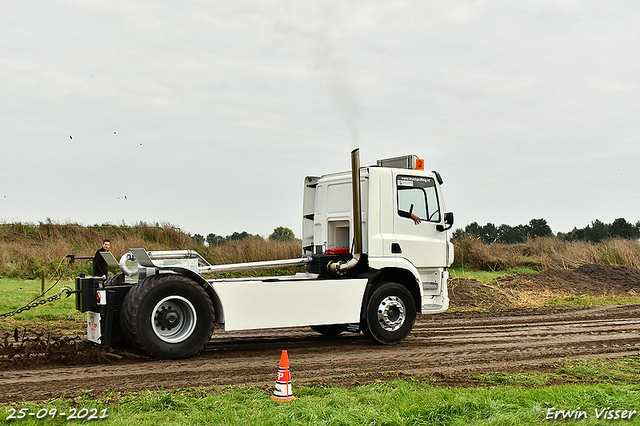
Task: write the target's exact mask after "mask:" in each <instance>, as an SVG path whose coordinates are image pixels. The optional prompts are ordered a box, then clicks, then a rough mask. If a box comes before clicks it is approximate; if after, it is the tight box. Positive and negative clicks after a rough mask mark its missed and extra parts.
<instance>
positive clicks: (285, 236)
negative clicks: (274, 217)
mask: <svg viewBox="0 0 640 426" xmlns="http://www.w3.org/2000/svg"><path fill="white" fill-rule="evenodd" d="M247 238H260V239H263V238H262V236H260V235H257V234H256V235H253V234H249V233H248V232H247V231H242V232H234V233H233V234H231V235H227V236H226V237H225V236H222V235H217V234H213V233H211V234H208V235H207V236H206V237H205V236H203V235H200V234H195V235H193V236H192V237H191V239H192V240H193V242H194V243H195V244H197V245H204V243H205V242H206V243H207V245H209V246H222V245H225V244H227V243H229V242H231V241H242V240H244V239H247ZM268 239H269V240H271V241H294V240H295V239H296V236H295V234H294V233H293V231H292V230H291V229H289V228H286V227H284V226H279V227H277V228H275V229H274V230H273V232H272V233H271V234H270V235H269V238H268Z"/></svg>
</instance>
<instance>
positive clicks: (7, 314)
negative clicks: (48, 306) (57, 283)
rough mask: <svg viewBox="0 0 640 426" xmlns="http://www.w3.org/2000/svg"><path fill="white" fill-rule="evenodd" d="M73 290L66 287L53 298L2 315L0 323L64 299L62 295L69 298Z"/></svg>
mask: <svg viewBox="0 0 640 426" xmlns="http://www.w3.org/2000/svg"><path fill="white" fill-rule="evenodd" d="M70 291H71V289H69V288H68V287H64V288H62V289H60V292H59V293H57V294H54V295H53V296H49V297H47V298H46V299H41V300H38V301H36V302H31V303H29V304H28V305H25V306H23V307H21V308H18V309H16V310H15V311H11V312H7V313H6V314H2V315H0V321H2V320H3V319H5V318H9V317H12V316H14V315H17V314H19V313H21V312H24V311H28V310H29V309H31V308H37V307H38V306H40V305H44V304H45V303H49V302H53V301H54V300H59V299H62V294H63V293H65V294H66V295H67V297H69V296H70V295H71V293H70Z"/></svg>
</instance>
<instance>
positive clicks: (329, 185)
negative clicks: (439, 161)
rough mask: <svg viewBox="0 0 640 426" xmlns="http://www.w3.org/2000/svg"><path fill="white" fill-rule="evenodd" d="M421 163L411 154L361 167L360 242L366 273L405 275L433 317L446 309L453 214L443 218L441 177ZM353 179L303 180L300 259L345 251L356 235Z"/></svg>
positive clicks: (335, 175) (340, 175) (335, 176)
mask: <svg viewBox="0 0 640 426" xmlns="http://www.w3.org/2000/svg"><path fill="white" fill-rule="evenodd" d="M423 164H424V162H423V161H422V160H420V159H418V158H417V156H415V155H409V156H405V157H396V158H391V159H386V160H379V161H378V162H377V164H376V165H375V166H368V167H362V168H361V169H360V188H361V215H362V244H363V252H364V253H366V254H367V258H368V266H369V268H371V269H372V270H376V271H381V272H382V273H387V274H388V273H394V274H396V273H399V272H403V273H405V275H406V272H410V273H411V275H410V276H407V283H406V285H408V286H412V287H413V286H414V284H415V287H413V288H415V290H414V292H415V293H416V295H417V296H418V299H419V300H421V301H422V302H421V304H420V309H419V312H422V313H437V312H442V311H445V310H446V309H447V308H448V306H449V297H448V292H447V285H446V283H447V279H448V276H449V274H448V271H447V268H448V267H449V266H450V265H451V263H452V262H453V244H452V243H451V241H450V238H449V233H448V232H447V231H448V230H449V229H450V228H451V226H452V225H453V214H452V213H444V212H445V211H446V210H445V206H444V198H443V196H442V190H441V185H442V178H441V177H440V175H439V174H438V173H437V172H426V171H424V168H423ZM351 182H352V174H351V173H349V172H343V173H333V174H328V175H324V176H320V177H314V176H309V177H307V178H306V179H305V184H304V201H303V226H302V245H303V254H304V255H308V256H312V255H319V254H322V253H335V252H340V250H343V252H345V251H346V252H348V251H349V250H348V249H350V248H351V244H352V242H353V241H354V238H355V235H354V234H355V232H354V230H355V227H354V218H353V214H352V207H351V204H350V203H351V185H352V183H351ZM411 214H413V215H414V216H413V217H414V218H417V220H414V219H412V216H411ZM412 281H413V282H412Z"/></svg>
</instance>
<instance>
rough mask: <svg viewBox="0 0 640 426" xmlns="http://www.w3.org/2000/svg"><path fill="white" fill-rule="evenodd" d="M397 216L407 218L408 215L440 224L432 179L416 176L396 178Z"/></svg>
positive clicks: (436, 197)
mask: <svg viewBox="0 0 640 426" xmlns="http://www.w3.org/2000/svg"><path fill="white" fill-rule="evenodd" d="M396 187H397V189H398V214H400V215H401V216H403V217H408V214H409V213H413V214H415V215H417V216H418V217H419V218H420V219H421V220H426V221H431V222H440V209H439V207H438V196H437V193H436V184H435V182H434V180H433V179H431V178H428V177H418V176H398V177H397V179H396Z"/></svg>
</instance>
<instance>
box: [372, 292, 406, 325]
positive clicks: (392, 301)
mask: <svg viewBox="0 0 640 426" xmlns="http://www.w3.org/2000/svg"><path fill="white" fill-rule="evenodd" d="M406 318H407V312H406V309H405V306H404V303H403V302H402V299H400V298H399V297H397V296H387V297H385V298H384V299H382V301H381V302H380V304H379V305H378V322H379V323H380V326H382V328H383V329H384V330H385V331H397V330H398V329H400V327H402V324H404V320H405V319H406Z"/></svg>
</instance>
